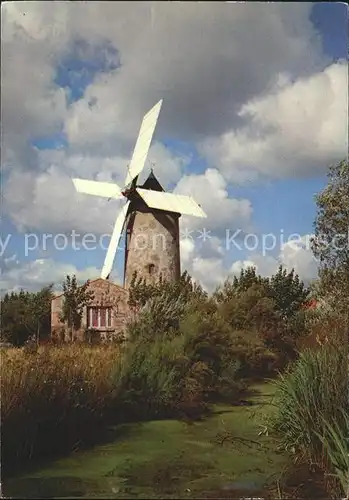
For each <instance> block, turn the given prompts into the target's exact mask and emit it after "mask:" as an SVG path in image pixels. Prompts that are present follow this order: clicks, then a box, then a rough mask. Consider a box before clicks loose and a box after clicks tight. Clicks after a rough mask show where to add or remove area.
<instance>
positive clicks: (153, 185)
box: [140, 170, 164, 191]
mask: <svg viewBox="0 0 349 500" xmlns="http://www.w3.org/2000/svg"><path fill="white" fill-rule="evenodd" d="M140 187H141V188H143V189H152V190H153V191H164V188H163V187H162V186H161V184H160V182H159V181H158V180H157V178H156V177H155V175H154V172H153V170H151V172H150V174H149V175H148V177H147V179H146V180H145V182H144V184H143V185H142V186H140Z"/></svg>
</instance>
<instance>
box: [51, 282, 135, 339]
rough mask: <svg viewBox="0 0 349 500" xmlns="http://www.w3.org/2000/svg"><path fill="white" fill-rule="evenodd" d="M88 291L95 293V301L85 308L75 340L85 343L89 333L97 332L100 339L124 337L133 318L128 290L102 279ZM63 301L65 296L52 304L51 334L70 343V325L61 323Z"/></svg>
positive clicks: (54, 300)
mask: <svg viewBox="0 0 349 500" xmlns="http://www.w3.org/2000/svg"><path fill="white" fill-rule="evenodd" d="M89 290H90V291H92V292H93V293H94V298H93V301H92V302H91V303H90V304H89V306H87V307H85V308H84V311H83V315H82V321H81V328H80V329H79V330H78V331H76V332H74V339H73V340H80V341H82V340H84V339H86V331H87V330H93V331H94V332H98V333H99V336H100V338H101V339H103V338H104V339H107V338H109V337H110V336H121V335H122V332H123V330H124V327H125V323H126V321H127V319H128V318H129V315H130V311H129V307H128V304H127V300H128V292H127V290H126V289H125V288H122V287H121V286H119V285H116V284H115V283H112V282H111V281H109V280H104V279H102V278H98V279H96V280H93V281H90V284H89ZM63 300H64V296H63V294H60V295H57V296H56V297H55V298H54V299H53V300H52V305H51V334H52V336H53V337H55V338H56V339H59V340H69V335H70V334H69V330H68V328H67V325H64V324H62V323H61V321H60V314H61V312H62V306H63Z"/></svg>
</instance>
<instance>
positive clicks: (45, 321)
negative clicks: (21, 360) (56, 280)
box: [1, 285, 53, 346]
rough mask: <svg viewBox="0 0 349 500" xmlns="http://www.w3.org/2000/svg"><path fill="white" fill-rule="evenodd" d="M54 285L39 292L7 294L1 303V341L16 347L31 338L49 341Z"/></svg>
mask: <svg viewBox="0 0 349 500" xmlns="http://www.w3.org/2000/svg"><path fill="white" fill-rule="evenodd" d="M52 287H53V285H49V286H47V287H45V288H43V289H42V290H40V291H39V292H36V293H29V292H24V291H23V290H21V291H20V292H18V293H16V292H12V293H6V294H5V295H4V297H3V299H2V301H1V340H2V341H5V342H10V343H11V344H13V345H14V346H21V345H23V344H24V343H25V342H26V341H27V340H28V339H29V338H32V337H35V339H36V340H37V341H40V340H44V339H47V338H48V337H49V333H50V328H51V300H52V297H53V293H52Z"/></svg>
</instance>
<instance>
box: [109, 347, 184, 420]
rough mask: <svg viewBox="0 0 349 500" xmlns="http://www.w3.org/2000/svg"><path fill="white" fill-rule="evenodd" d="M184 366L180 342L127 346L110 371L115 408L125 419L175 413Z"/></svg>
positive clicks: (164, 415) (179, 397)
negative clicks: (115, 392) (116, 394)
mask: <svg viewBox="0 0 349 500" xmlns="http://www.w3.org/2000/svg"><path fill="white" fill-rule="evenodd" d="M188 366H189V360H188V359H187V358H186V357H185V356H184V349H183V339H179V338H175V339H168V338H163V339H161V338H157V339H154V340H153V341H152V342H147V343H144V342H142V340H141V339H140V340H138V341H135V342H132V343H129V344H128V345H127V346H126V350H125V353H124V356H123V358H122V359H120V361H119V362H118V363H117V367H116V370H115V372H114V380H115V384H116V386H117V387H118V390H119V393H120V400H119V402H118V405H120V406H121V408H122V411H123V412H124V414H125V416H126V418H139V417H140V416H142V417H144V418H155V417H169V416H172V415H173V414H176V407H177V405H178V403H179V401H180V399H181V388H182V386H183V384H184V378H185V375H186V373H187V371H188Z"/></svg>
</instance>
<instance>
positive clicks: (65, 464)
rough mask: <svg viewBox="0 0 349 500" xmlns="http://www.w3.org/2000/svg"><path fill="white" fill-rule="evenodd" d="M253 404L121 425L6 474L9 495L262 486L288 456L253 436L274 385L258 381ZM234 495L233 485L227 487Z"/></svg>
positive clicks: (191, 492)
mask: <svg viewBox="0 0 349 500" xmlns="http://www.w3.org/2000/svg"><path fill="white" fill-rule="evenodd" d="M254 389H255V392H254V393H252V394H251V395H250V396H249V397H247V396H246V398H247V399H249V400H250V401H251V402H253V403H255V404H254V405H251V406H235V407H233V406H227V405H225V406H223V405H216V406H214V407H213V412H212V414H211V415H210V416H208V417H206V418H205V419H203V420H201V421H199V422H194V423H185V422H182V421H176V420H163V421H150V422H144V423H137V424H127V425H123V426H119V427H118V428H116V429H114V430H113V431H112V433H111V436H112V435H113V434H114V436H113V437H111V439H110V441H109V443H108V444H103V445H100V446H96V447H95V448H93V449H92V450H89V451H79V452H76V453H73V454H71V455H70V456H69V457H68V458H65V459H62V460H58V461H55V462H53V463H52V464H51V465H50V466H49V467H46V468H43V469H41V470H37V471H36V472H32V473H30V474H27V475H26V476H22V477H16V478H13V479H12V480H9V482H8V484H7V485H5V490H4V492H5V494H6V495H7V496H12V497H16V496H17V497H18V496H20V495H24V496H25V497H26V498H29V497H30V496H32V497H34V495H35V494H38V495H41V496H46V497H48V496H51V497H52V496H54V497H56V498H57V497H62V498H63V497H66V496H69V497H70V498H71V497H74V496H76V497H80V496H84V497H98V496H103V497H109V498H113V497H114V498H115V497H116V498H135V497H139V498H140V497H147V498H164V497H167V498H171V497H178V496H180V497H192V496H200V495H202V494H205V492H210V491H215V490H223V489H226V488H231V489H232V490H234V491H237V490H246V491H247V490H251V491H255V490H256V491H257V490H260V489H261V488H262V487H263V486H264V485H265V484H266V483H268V482H273V481H275V478H273V474H274V475H275V474H276V475H278V474H280V473H281V471H282V469H283V467H284V465H285V464H286V463H287V461H288V457H287V456H286V455H285V454H281V453H280V452H278V449H277V441H276V439H275V438H273V437H270V436H267V435H265V434H262V435H260V436H259V435H258V434H259V432H260V431H261V429H262V426H263V425H264V421H265V418H266V417H268V416H269V415H270V414H271V413H272V412H273V406H272V405H270V402H271V398H272V387H271V385H269V384H259V385H257V386H255V387H254ZM231 493H232V495H233V491H232V492H231Z"/></svg>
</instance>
